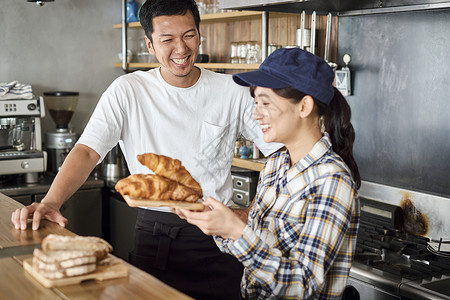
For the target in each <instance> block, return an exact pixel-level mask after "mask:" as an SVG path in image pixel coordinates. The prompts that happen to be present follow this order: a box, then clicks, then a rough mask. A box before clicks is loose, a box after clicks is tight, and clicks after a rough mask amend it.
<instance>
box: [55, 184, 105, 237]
mask: <svg viewBox="0 0 450 300" xmlns="http://www.w3.org/2000/svg"><path fill="white" fill-rule="evenodd" d="M61 213H62V215H63V216H64V217H66V218H67V220H68V221H69V223H68V224H67V226H66V228H67V229H69V230H70V231H72V232H74V233H76V234H78V235H84V236H87V235H91V236H98V237H102V193H101V189H88V190H79V191H78V192H76V193H75V194H74V195H73V196H72V197H71V198H70V199H69V200H67V202H66V203H64V204H63V205H62V207H61Z"/></svg>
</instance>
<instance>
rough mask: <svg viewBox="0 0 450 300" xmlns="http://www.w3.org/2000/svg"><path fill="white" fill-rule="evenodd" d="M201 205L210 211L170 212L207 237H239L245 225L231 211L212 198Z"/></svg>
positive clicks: (175, 210) (177, 210)
mask: <svg viewBox="0 0 450 300" xmlns="http://www.w3.org/2000/svg"><path fill="white" fill-rule="evenodd" d="M203 204H204V205H205V206H206V207H209V208H211V209H210V210H209V209H205V210H204V211H201V212H196V211H190V210H186V209H172V211H173V212H174V213H176V214H177V215H178V216H179V217H180V218H182V219H185V220H186V221H188V222H189V223H191V224H193V225H195V226H197V227H198V228H200V230H201V231H203V233H205V234H207V235H218V236H221V237H223V238H225V239H232V240H237V239H239V238H240V237H241V235H242V232H243V231H244V228H245V225H246V224H245V223H244V222H243V221H242V220H241V219H240V218H239V217H238V216H237V215H236V214H235V213H234V212H233V210H231V209H230V208H228V207H226V206H225V205H223V204H222V203H221V202H219V201H217V200H215V199H214V198H212V197H208V198H207V199H206V200H205V201H204V202H203Z"/></svg>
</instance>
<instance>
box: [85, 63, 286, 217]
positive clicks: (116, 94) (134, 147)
mask: <svg viewBox="0 0 450 300" xmlns="http://www.w3.org/2000/svg"><path fill="white" fill-rule="evenodd" d="M253 108H254V102H253V99H252V98H251V96H250V92H249V89H248V88H246V87H241V86H239V85H237V84H235V83H234V82H233V80H232V78H231V76H230V75H225V74H218V73H214V72H212V71H209V70H205V69H201V75H200V78H199V80H198V81H197V83H196V84H194V85H193V86H191V87H189V88H177V87H174V86H171V85H169V84H168V83H167V82H165V81H164V79H163V78H162V76H161V74H160V70H159V68H158V69H153V70H150V71H146V72H144V71H136V72H133V73H130V74H127V75H124V76H121V77H119V78H117V79H116V80H115V81H114V82H113V83H112V84H111V86H110V87H109V88H108V89H107V90H106V91H105V93H104V94H103V95H102V97H101V98H100V101H99V103H98V105H97V107H96V109H95V111H94V113H93V115H92V117H91V119H90V120H89V122H88V124H87V126H86V128H85V130H84V132H83V134H82V135H81V137H80V139H79V140H78V143H80V144H84V145H86V146H88V147H90V148H92V149H94V150H95V151H96V152H97V153H99V155H100V156H101V160H103V158H104V157H105V155H106V154H107V152H108V151H109V150H110V149H111V148H112V147H114V146H115V145H116V143H117V142H118V141H119V144H120V147H121V149H122V152H123V154H124V157H125V159H126V161H127V164H128V168H129V170H130V173H131V174H136V173H147V174H148V173H151V171H150V170H149V169H148V168H147V167H145V166H143V165H141V164H140V163H139V162H138V161H137V158H136V156H137V155H138V154H142V153H148V152H153V153H157V154H162V155H166V156H170V157H172V158H177V159H179V160H181V162H182V163H183V165H184V166H185V167H186V169H187V170H188V171H189V172H190V173H191V175H192V176H193V177H194V178H195V179H196V180H197V181H198V182H199V183H200V185H201V187H202V189H203V193H204V195H205V196H212V197H214V198H216V199H218V200H220V201H222V202H224V203H225V204H226V205H228V206H230V205H232V204H233V202H232V200H231V198H232V193H233V191H232V181H231V174H230V169H231V163H232V160H233V155H234V147H235V141H236V139H237V138H238V137H239V135H240V134H242V135H243V136H244V137H245V138H247V139H249V140H252V141H254V142H255V143H256V145H257V146H258V148H259V149H260V150H261V151H262V152H263V153H264V154H265V155H269V154H270V153H272V152H274V151H276V150H277V149H279V148H280V147H281V146H282V145H280V144H265V143H264V142H263V139H262V132H261V129H260V126H259V124H258V122H256V121H255V120H253V119H252V113H253ZM158 210H161V209H158ZM163 210H166V209H163ZM167 211H168V210H167Z"/></svg>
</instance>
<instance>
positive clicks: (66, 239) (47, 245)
mask: <svg viewBox="0 0 450 300" xmlns="http://www.w3.org/2000/svg"><path fill="white" fill-rule="evenodd" d="M41 246H42V250H43V251H45V252H47V251H58V250H70V251H90V252H93V253H94V255H95V257H96V258H97V261H100V260H102V259H103V258H105V257H106V256H107V255H108V253H110V252H112V250H113V248H112V246H111V245H110V244H109V243H108V242H106V241H105V240H103V239H101V238H99V237H95V236H63V235H56V234H49V235H48V236H46V237H45V238H44V239H43V240H42V244H41Z"/></svg>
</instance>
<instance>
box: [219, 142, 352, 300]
mask: <svg viewBox="0 0 450 300" xmlns="http://www.w3.org/2000/svg"><path fill="white" fill-rule="evenodd" d="M289 162H290V158H289V153H288V152H287V151H284V152H278V153H276V154H274V155H272V156H271V157H270V158H269V159H268V160H267V162H266V166H265V169H264V170H263V171H262V172H261V174H260V179H259V184H258V190H257V195H256V201H255V204H254V206H253V208H252V210H251V211H250V214H249V219H248V224H247V226H246V227H245V229H244V232H243V235H242V236H241V237H240V238H239V239H238V240H236V241H232V240H224V239H222V238H220V237H216V242H217V244H218V245H219V248H221V250H222V251H223V252H227V253H230V254H232V255H234V256H236V257H237V258H238V259H239V261H240V262H241V263H242V264H243V265H244V267H245V270H244V276H243V278H242V282H241V288H242V294H243V295H244V297H245V298H247V299H340V298H341V294H342V292H343V290H344V287H345V284H346V281H347V278H348V275H349V272H350V266H351V262H352V258H353V253H354V250H355V246H356V235H357V231H358V226H359V200H358V198H357V197H358V196H357V192H356V186H355V183H354V182H353V180H352V177H351V172H350V170H349V169H348V167H347V165H346V164H345V163H344V162H343V161H342V159H341V158H340V157H339V156H338V155H337V154H336V153H334V152H333V151H332V149H331V142H330V139H329V136H328V134H327V133H325V135H324V137H323V138H322V139H320V140H319V141H318V142H317V143H316V144H315V145H314V148H313V149H312V150H311V152H309V153H308V155H306V156H305V157H304V158H303V159H301V160H300V161H299V162H298V163H297V164H296V165H295V166H293V167H290V163H289Z"/></svg>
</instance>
